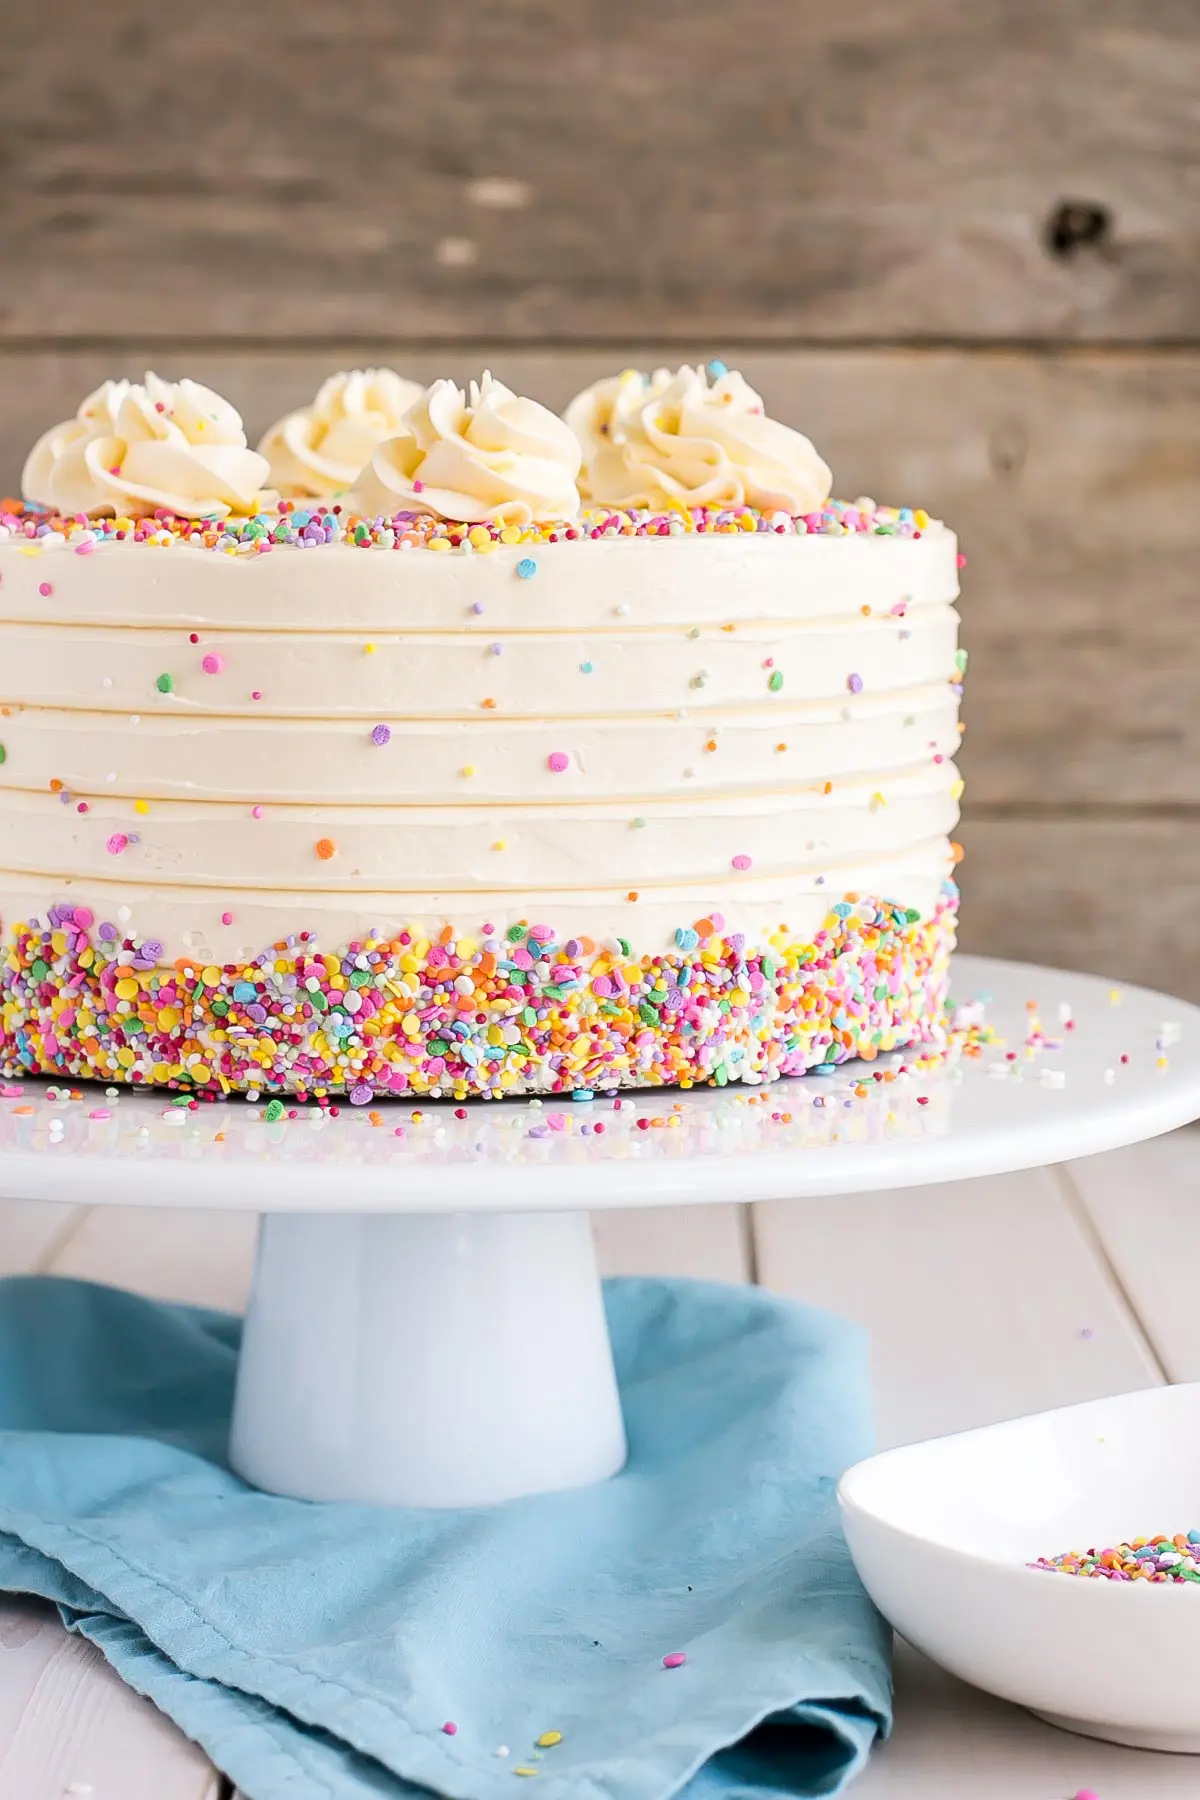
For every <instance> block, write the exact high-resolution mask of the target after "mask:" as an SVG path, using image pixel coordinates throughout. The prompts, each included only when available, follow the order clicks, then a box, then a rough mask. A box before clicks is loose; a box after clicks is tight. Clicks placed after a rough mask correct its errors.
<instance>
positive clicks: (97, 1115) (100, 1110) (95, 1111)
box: [88, 1106, 112, 1119]
mask: <svg viewBox="0 0 1200 1800" xmlns="http://www.w3.org/2000/svg"><path fill="white" fill-rule="evenodd" d="M88 1118H89V1119H111V1118H112V1114H111V1113H110V1112H109V1110H108V1108H107V1106H93V1108H92V1110H91V1112H90V1113H89V1114H88Z"/></svg>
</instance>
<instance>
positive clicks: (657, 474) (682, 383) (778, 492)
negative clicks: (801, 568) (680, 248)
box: [566, 364, 831, 515]
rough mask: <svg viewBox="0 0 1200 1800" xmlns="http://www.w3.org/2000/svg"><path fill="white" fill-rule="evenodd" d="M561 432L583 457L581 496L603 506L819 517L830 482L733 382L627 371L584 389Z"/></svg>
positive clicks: (795, 439)
mask: <svg viewBox="0 0 1200 1800" xmlns="http://www.w3.org/2000/svg"><path fill="white" fill-rule="evenodd" d="M566 422H567V424H568V425H569V426H570V427H571V430H572V431H573V432H574V434H575V436H576V437H577V438H578V440H579V443H580V445H581V448H582V451H583V466H582V473H581V475H580V489H581V491H582V493H583V495H584V498H585V499H589V500H592V501H595V502H597V503H598V504H600V505H603V506H615V507H648V508H651V509H655V508H661V507H665V506H685V507H688V506H723V507H729V506H751V507H757V508H759V509H760V510H762V511H763V512H786V513H790V514H793V515H795V514H800V513H806V512H814V511H819V510H820V508H821V507H822V506H823V505H824V504H825V501H826V500H827V499H828V498H829V493H830V485H831V476H830V472H829V469H828V467H827V466H826V464H825V463H824V462H822V460H821V458H820V457H819V456H818V454H817V452H816V450H815V449H814V448H813V446H812V444H811V443H810V442H809V440H808V439H807V438H806V437H804V436H803V435H802V433H800V432H799V431H793V430H792V428H791V427H790V426H788V425H781V424H780V423H779V422H778V421H777V420H775V419H769V418H768V417H767V416H766V411H765V408H764V406H763V402H762V399H761V397H760V396H759V395H758V394H757V393H756V392H755V390H754V389H753V388H752V387H751V386H750V385H749V384H748V383H747V382H746V381H744V380H743V379H742V377H741V376H740V375H738V374H735V373H732V372H729V371H727V370H721V371H720V372H718V373H716V374H715V376H713V378H712V379H711V380H710V378H709V374H708V373H707V372H706V371H705V370H703V369H693V368H690V367H689V366H687V365H686V364H685V365H684V366H683V367H682V368H680V369H678V370H677V371H676V372H675V374H674V375H672V374H671V373H670V371H669V370H667V369H656V370H655V371H654V373H653V374H652V375H645V374H642V373H641V372H640V371H639V370H636V369H629V370H626V371H625V372H624V373H623V374H620V375H613V376H609V377H608V378H607V379H606V380H603V381H598V382H596V383H595V385H594V386H592V387H589V388H585V389H584V391H583V393H581V394H578V395H577V396H576V397H575V399H574V400H573V401H572V402H571V404H570V406H569V407H568V408H567V412H566Z"/></svg>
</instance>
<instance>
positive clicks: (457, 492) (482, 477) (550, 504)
mask: <svg viewBox="0 0 1200 1800" xmlns="http://www.w3.org/2000/svg"><path fill="white" fill-rule="evenodd" d="M581 457H582V451H581V449H580V445H579V442H578V440H577V438H576V437H575V434H574V432H573V431H572V430H571V429H570V427H569V426H568V425H566V424H564V422H563V421H562V420H561V419H559V418H556V417H555V415H554V414H553V413H552V412H550V411H549V409H548V408H546V407H544V406H539V405H538V403H537V401H536V400H526V399H523V398H522V397H521V396H519V395H517V394H514V393H513V392H512V390H511V389H510V388H506V387H505V386H504V384H503V382H500V381H497V380H496V379H495V378H494V377H493V376H492V375H491V374H489V373H486V372H485V374H484V376H483V379H482V380H481V381H478V382H475V381H473V382H472V383H471V386H470V389H469V391H468V392H467V393H464V392H463V390H462V389H461V388H459V387H456V386H455V384H454V382H452V381H435V382H434V384H433V386H432V387H431V388H430V389H429V391H428V392H427V393H426V394H425V395H424V396H423V398H422V399H420V400H418V402H417V404H416V405H415V406H414V407H412V408H411V410H410V411H409V412H408V414H407V415H406V417H405V420H404V425H403V428H402V430H401V431H400V432H399V433H398V434H397V435H396V436H395V437H392V438H389V439H387V440H386V442H384V443H382V444H380V445H379V446H378V448H377V449H376V450H375V452H374V454H373V456H372V457H371V460H370V462H369V463H368V464H367V466H366V468H365V469H364V470H363V471H362V473H361V474H360V476H359V478H358V480H357V481H356V483H355V488H354V498H355V502H356V504H357V505H358V506H359V507H360V508H361V510H362V511H364V512H366V513H368V514H383V515H385V516H390V515H393V514H395V513H397V512H415V513H432V514H434V515H435V516H437V517H439V518H443V519H448V520H452V519H453V520H460V521H462V522H464V523H467V522H482V521H483V520H485V519H490V520H495V521H499V522H503V523H505V524H510V525H529V524H533V523H535V522H537V521H542V520H556V519H573V518H574V517H575V516H576V515H577V513H578V511H579V489H578V488H577V486H576V484H575V478H576V476H577V475H578V473H579V464H580V460H581Z"/></svg>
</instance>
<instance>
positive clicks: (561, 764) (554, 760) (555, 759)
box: [546, 750, 571, 775]
mask: <svg viewBox="0 0 1200 1800" xmlns="http://www.w3.org/2000/svg"><path fill="white" fill-rule="evenodd" d="M570 761H571V759H570V757H569V756H568V755H567V753H566V751H565V750H552V751H551V752H550V754H549V756H548V757H547V758H546V767H547V768H548V769H550V770H552V771H553V773H554V774H555V775H561V774H562V772H563V770H564V769H565V768H568V767H569V766H570Z"/></svg>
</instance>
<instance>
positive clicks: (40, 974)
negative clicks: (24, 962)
mask: <svg viewBox="0 0 1200 1800" xmlns="http://www.w3.org/2000/svg"><path fill="white" fill-rule="evenodd" d="M29 973H30V974H31V975H32V976H33V979H34V980H35V981H45V979H46V977H47V975H48V974H49V973H50V965H49V963H44V962H43V961H42V959H41V957H40V956H39V957H38V959H37V961H36V962H35V963H34V965H33V967H32V968H31V969H30V971H29Z"/></svg>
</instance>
